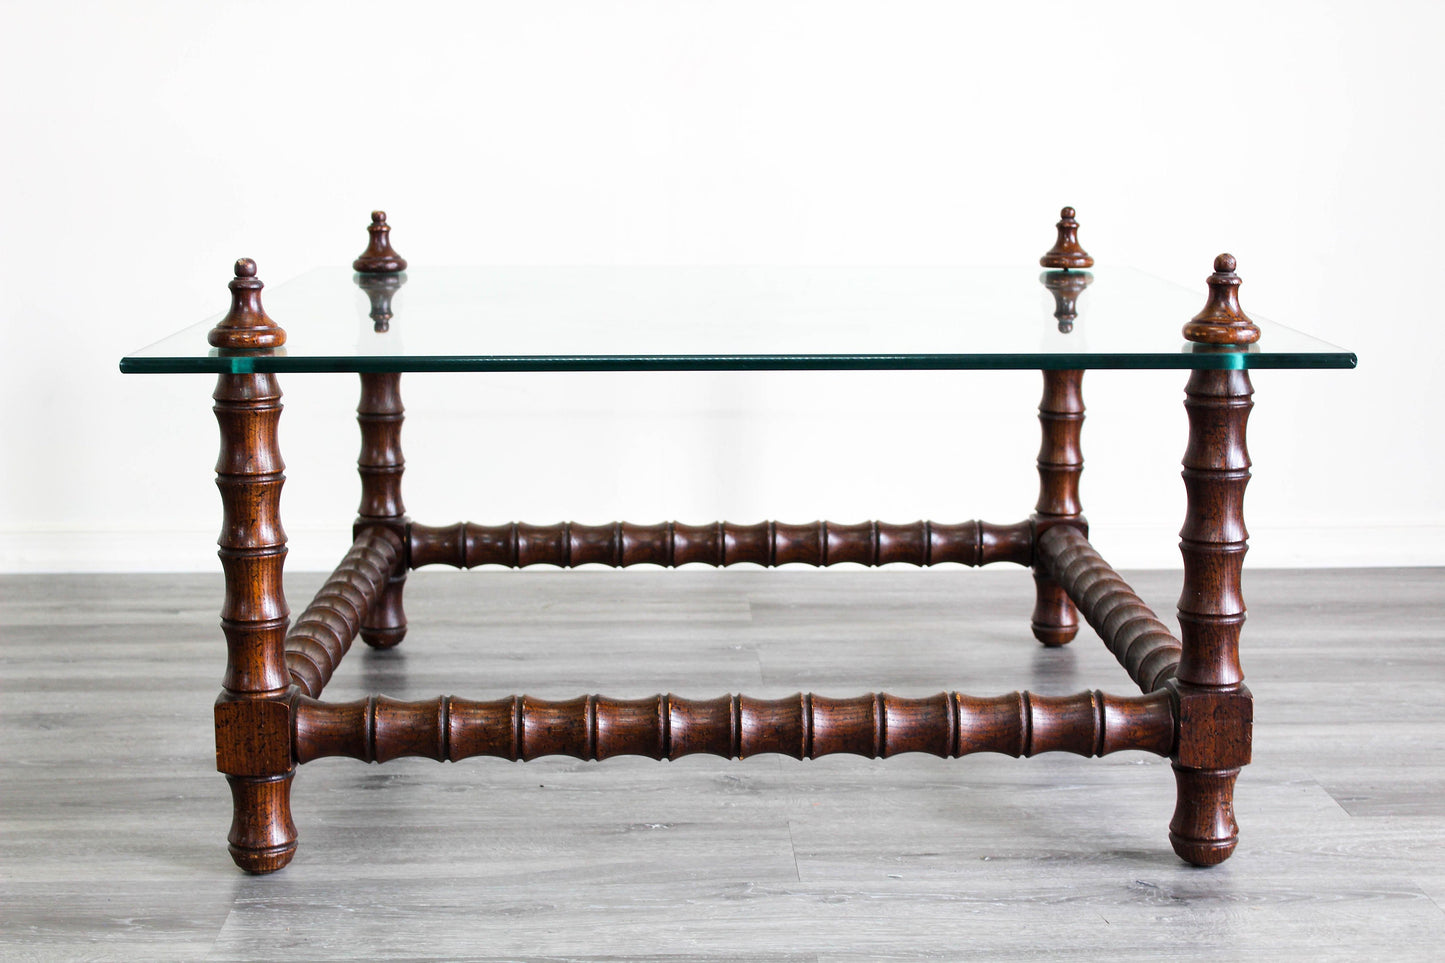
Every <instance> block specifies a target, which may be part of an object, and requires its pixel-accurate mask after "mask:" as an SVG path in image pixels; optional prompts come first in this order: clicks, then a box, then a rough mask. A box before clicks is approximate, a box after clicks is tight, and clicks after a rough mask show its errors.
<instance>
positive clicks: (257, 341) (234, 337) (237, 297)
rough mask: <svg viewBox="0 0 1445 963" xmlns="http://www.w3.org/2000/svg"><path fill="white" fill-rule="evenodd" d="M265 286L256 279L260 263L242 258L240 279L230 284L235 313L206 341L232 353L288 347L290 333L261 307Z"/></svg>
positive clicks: (233, 311)
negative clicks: (282, 328)
mask: <svg viewBox="0 0 1445 963" xmlns="http://www.w3.org/2000/svg"><path fill="white" fill-rule="evenodd" d="M265 286H266V285H264V284H262V283H261V279H260V278H258V277H256V262H255V261H253V260H251V259H250V258H248V257H243V258H240V259H238V260H237V261H236V276H235V277H233V278H232V279H231V280H230V282H229V283H228V284H227V285H226V287H227V288H229V289H230V291H231V310H230V311H228V312H226V316H225V317H224V318H222V319H221V320H220V321H218V322H216V326H215V327H214V328H212V329H211V330H210V332H209V333H208V334H207V335H206V340H207V341H208V342H209V343H210V344H211V345H213V346H214V347H217V348H224V349H226V350H228V351H229V350H238V351H257V350H263V349H267V348H279V347H280V346H281V345H283V344H285V343H286V332H285V331H283V330H281V326H280V325H279V324H277V323H276V322H275V321H272V320H271V319H270V318H269V317H267V316H266V309H265V308H263V307H262V306H261V289H262V288H264V287H265Z"/></svg>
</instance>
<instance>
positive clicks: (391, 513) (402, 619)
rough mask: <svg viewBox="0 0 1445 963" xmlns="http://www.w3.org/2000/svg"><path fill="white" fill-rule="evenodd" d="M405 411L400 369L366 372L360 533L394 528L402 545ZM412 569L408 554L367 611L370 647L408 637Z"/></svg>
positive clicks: (360, 408) (359, 419)
mask: <svg viewBox="0 0 1445 963" xmlns="http://www.w3.org/2000/svg"><path fill="white" fill-rule="evenodd" d="M404 411H405V409H404V408H403V407H402V404H401V374H400V373H399V372H382V373H370V372H367V373H363V374H362V375H361V401H360V403H359V404H358V405H357V406H356V423H357V425H359V426H360V428H361V454H360V455H359V456H358V457H357V459H356V468H357V471H358V472H359V473H360V475H361V505H360V507H359V508H358V509H357V518H356V526H355V534H360V532H361V531H362V529H365V528H369V527H375V526H381V527H385V528H389V529H391V530H392V531H394V532H395V533H396V535H397V537H398V538H400V539H401V542H402V544H403V545H405V544H406V541H407V534H406V526H407V517H406V506H405V505H404V504H403V503H402V500H401V476H402V472H403V471H404V470H405V468H406V460H405V459H404V458H402V455H401V425H402V421H403V420H404V417H405V416H404ZM408 567H409V566H408V564H407V559H406V557H405V553H403V555H402V557H400V558H398V560H397V563H396V566H395V567H394V568H393V569H392V571H391V572H390V574H389V577H388V580H387V585H386V589H385V590H384V591H383V592H382V593H381V597H380V598H378V599H377V600H376V604H374V605H372V606H371V609H370V610H369V612H368V613H367V616H366V620H365V621H364V622H363V623H362V626H361V638H362V639H363V640H364V641H365V642H366V644H367V645H370V646H373V647H374V648H378V649H387V648H390V647H391V646H393V645H396V644H397V643H398V642H400V641H401V640H402V638H403V637H405V635H406V612H405V611H403V609H402V604H401V597H402V590H403V589H404V588H405V587H406V573H407V569H408Z"/></svg>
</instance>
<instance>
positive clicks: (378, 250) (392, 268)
mask: <svg viewBox="0 0 1445 963" xmlns="http://www.w3.org/2000/svg"><path fill="white" fill-rule="evenodd" d="M366 230H367V233H368V234H370V235H371V237H370V239H369V240H368V241H367V244H366V250H364V251H362V252H361V256H360V257H358V258H357V259H356V260H355V261H352V262H351V266H352V268H353V269H355V270H356V272H357V273H358V274H396V273H397V272H399V271H405V270H406V258H404V257H402V256H401V255H400V254H398V253H396V252H395V251H393V250H392V249H391V225H390V224H388V223H386V211H372V212H371V224H370V225H369V226H368V227H367V228H366Z"/></svg>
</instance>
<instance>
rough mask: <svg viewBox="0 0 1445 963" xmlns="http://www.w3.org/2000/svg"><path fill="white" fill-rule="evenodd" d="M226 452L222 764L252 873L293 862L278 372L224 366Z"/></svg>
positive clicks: (235, 831) (240, 848) (240, 845)
mask: <svg viewBox="0 0 1445 963" xmlns="http://www.w3.org/2000/svg"><path fill="white" fill-rule="evenodd" d="M214 397H215V400H216V404H215V412H216V420H217V422H218V424H219V425H220V429H221V454H220V458H219V459H218V460H217V462H216V485H217V487H218V488H219V489H220V492H221V505H222V509H223V512H224V520H223V522H222V526H221V537H220V553H219V554H220V556H221V567H222V569H223V570H224V572H225V576H226V600H225V604H224V606H223V607H222V609H221V629H222V631H223V632H224V633H225V636H226V646H227V659H226V674H225V677H224V679H222V682H221V684H222V691H221V695H220V697H219V698H218V699H217V700H216V767H217V768H218V769H219V770H220V771H221V772H223V773H225V774H226V778H227V780H228V781H229V782H230V784H231V796H232V800H233V803H234V816H233V821H232V824H231V833H230V842H231V857H232V858H233V859H234V860H235V861H236V865H237V866H240V867H241V868H242V869H244V870H246V871H247V872H248V873H270V872H273V871H275V870H278V869H280V868H281V867H283V866H285V865H286V864H287V863H289V862H290V861H291V857H292V855H294V854H295V852H296V827H295V825H294V824H293V823H292V822H291V806H290V792H291V777H292V775H293V773H294V768H293V766H292V761H291V701H290V696H289V693H288V689H289V688H290V685H291V679H290V675H289V673H288V672H287V671H286V662H285V640H286V628H287V625H288V624H289V621H290V611H289V610H288V609H287V607H286V594H285V592H284V591H283V589H282V585H281V569H282V566H283V564H284V563H285V560H286V533H285V532H284V531H283V530H282V528H281V515H280V499H281V486H282V483H283V482H284V481H285V477H286V476H285V475H284V474H283V471H284V469H285V465H284V464H283V463H282V461H281V450H280V447H279V445H278V444H277V439H276V426H277V422H278V421H279V420H280V417H281V389H280V387H279V386H278V385H277V383H276V376H275V375H270V374H244V375H242V374H223V375H220V376H219V378H218V379H217V382H216V391H215V395H214Z"/></svg>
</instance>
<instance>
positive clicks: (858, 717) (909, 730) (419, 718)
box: [294, 691, 1174, 763]
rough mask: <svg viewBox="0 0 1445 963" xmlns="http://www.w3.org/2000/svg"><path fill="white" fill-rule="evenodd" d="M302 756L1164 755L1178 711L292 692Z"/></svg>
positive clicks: (883, 701) (1008, 698) (971, 701)
mask: <svg viewBox="0 0 1445 963" xmlns="http://www.w3.org/2000/svg"><path fill="white" fill-rule="evenodd" d="M294 743H295V753H296V760H297V762H300V763H305V762H310V761H312V760H314V759H319V758H322V757H325V756H346V757H350V758H354V759H360V760H363V761H365V762H386V761H387V760H390V759H395V758H398V757H400V756H421V757H425V758H428V759H436V760H438V761H453V762H455V761H458V760H461V759H466V758H469V757H472V756H495V757H499V758H503V759H511V760H530V759H537V758H539V757H541V756H549V755H565V756H572V757H575V758H578V759H586V760H597V759H607V758H610V757H612V756H624V755H635V756H646V757H648V758H652V759H659V760H660V759H677V758H680V757H682V756H687V755H693V754H706V755H716V756H724V757H728V758H745V757H747V756H753V755H759V754H761V753H770V752H771V753H779V754H781V755H785V756H791V757H792V758H794V759H814V758H818V757H820V756H826V755H831V754H834V753H850V754H853V755H860V756H867V757H872V758H884V757H888V756H894V755H899V754H901V753H905V752H924V753H929V754H931V755H935V756H942V757H945V758H951V757H956V756H963V755H967V754H970V753H975V752H999V753H1003V754H1004V755H1010V756H1033V755H1037V754H1039V753H1043V752H1071V753H1075V754H1077V755H1082V756H1095V755H1106V754H1108V753H1112V752H1119V751H1121V750H1126V749H1135V750H1142V751H1144V752H1151V753H1154V754H1156V755H1161V756H1162V755H1168V754H1169V753H1170V751H1171V750H1172V748H1173V745H1174V715H1173V707H1172V702H1171V699H1170V696H1169V694H1168V693H1164V692H1158V693H1151V694H1149V695H1144V696H1132V697H1120V696H1112V695H1107V694H1105V693H1103V692H1098V691H1092V692H1082V693H1078V694H1076V695H1069V696H1041V695H1034V694H1031V693H1028V692H1014V693H1011V694H1009V695H1005V696H997V697H993V698H977V697H974V696H968V695H963V694H961V693H958V692H945V693H939V694H938V695H935V696H929V697H927V698H922V699H908V698H901V697H899V696H894V695H889V694H888V693H876V694H875V693H869V694H867V695H863V696H858V697H856V698H850V699H830V698H827V697H825V696H820V695H814V694H812V693H806V694H805V693H798V694H797V695H793V696H789V697H787V698H783V699H773V700H764V699H754V698H751V697H749V696H745V695H727V696H720V697H719V698H716V699H704V700H695V699H683V698H681V697H679V696H675V695H672V694H667V695H656V696H651V697H649V698H646V699H610V698H607V697H606V696H600V695H587V696H579V697H578V698H576V699H570V700H567V701H564V702H548V701H544V700H541V699H534V698H532V697H530V696H508V697H505V698H502V699H494V700H492V701H489V702H474V701H469V700H465V699H459V698H456V697H454V696H441V697H438V698H435V699H427V700H422V701H417V702H402V701H398V700H395V699H389V698H387V697H386V696H371V697H369V698H366V699H359V700H357V701H355V702H345V703H325V702H319V701H317V700H315V699H311V698H308V697H306V696H300V697H298V699H297V704H296V712H295V732H294Z"/></svg>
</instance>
